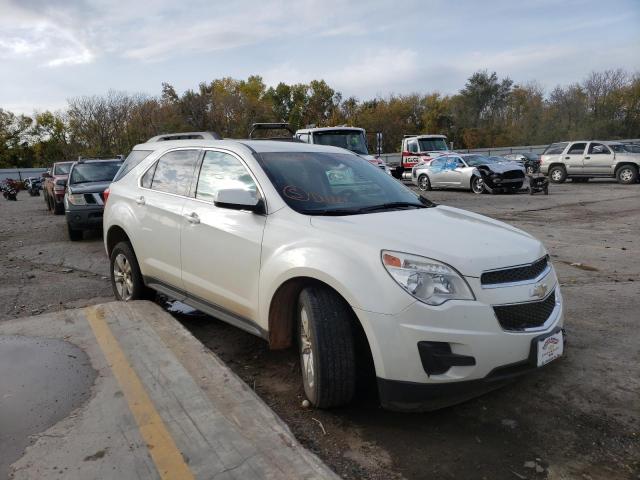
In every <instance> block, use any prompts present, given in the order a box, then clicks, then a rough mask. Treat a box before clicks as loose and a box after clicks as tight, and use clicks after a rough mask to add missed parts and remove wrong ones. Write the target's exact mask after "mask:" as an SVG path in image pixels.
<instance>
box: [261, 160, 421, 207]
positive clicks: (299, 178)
mask: <svg viewBox="0 0 640 480" xmlns="http://www.w3.org/2000/svg"><path fill="white" fill-rule="evenodd" d="M260 165H261V166H262V168H263V169H264V171H265V172H266V173H267V175H268V176H269V179H270V180H271V182H272V183H273V185H274V187H275V188H276V190H278V193H279V194H280V196H281V197H282V199H283V200H284V201H285V202H286V203H287V205H289V206H290V207H291V208H292V209H294V210H295V211H296V212H299V213H304V214H308V215H351V214H358V213H369V212H368V211H366V210H367V209H372V208H373V209H376V210H378V211H383V210H385V209H394V208H422V207H424V206H425V205H427V206H430V205H432V204H431V203H430V202H429V201H428V200H426V199H421V198H422V197H420V196H419V195H417V194H415V193H413V192H412V191H411V190H409V189H408V188H407V187H405V186H404V185H402V184H401V183H400V182H398V181H397V180H395V179H394V178H393V177H391V176H390V175H388V174H386V173H385V172H383V171H382V170H380V169H379V168H377V167H375V166H373V165H372V164H370V163H369V162H367V161H366V160H364V159H362V158H359V157H357V156H355V155H352V154H349V153H344V154H342V153H324V152H322V153H321V152H268V153H267V152H265V153H261V154H260ZM391 204H393V205H391ZM378 207H379V208H378ZM362 209H365V211H362Z"/></svg>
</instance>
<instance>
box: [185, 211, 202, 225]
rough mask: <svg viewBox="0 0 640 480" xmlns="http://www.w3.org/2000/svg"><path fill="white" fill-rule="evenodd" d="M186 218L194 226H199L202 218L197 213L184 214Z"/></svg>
mask: <svg viewBox="0 0 640 480" xmlns="http://www.w3.org/2000/svg"><path fill="white" fill-rule="evenodd" d="M184 218H186V219H187V222H189V223H191V224H193V225H197V224H198V223H200V217H199V216H198V214H197V213H196V212H191V213H185V214H184Z"/></svg>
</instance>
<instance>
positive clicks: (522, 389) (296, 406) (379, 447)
mask: <svg viewBox="0 0 640 480" xmlns="http://www.w3.org/2000/svg"><path fill="white" fill-rule="evenodd" d="M427 196H428V197H429V198H430V199H432V200H434V201H436V202H439V203H444V204H448V205H452V206H456V207H461V208H466V209H469V210H473V211H475V212H478V213H482V214H487V215H490V216H492V217H494V218H498V219H501V220H504V221H508V222H510V223H512V224H514V225H516V226H518V227H520V228H522V229H524V230H526V231H528V232H529V233H531V234H533V235H535V236H537V237H538V238H540V239H541V240H543V241H544V242H545V244H546V246H547V248H548V249H549V252H550V254H551V255H552V259H553V261H554V263H555V266H556V269H557V270H558V275H559V277H560V280H561V284H562V288H563V294H564V297H565V301H566V308H567V312H566V329H567V336H568V342H569V343H568V350H567V355H566V357H565V358H563V359H562V360H561V361H559V362H556V363H554V364H551V365H549V366H548V367H547V368H545V369H544V370H543V371H540V372H537V373H535V374H532V375H530V376H528V377H526V378H523V379H522V380H520V381H518V382H516V383H515V384H512V385H510V386H507V387H506V388H503V389H502V390H499V391H496V392H493V393H491V394H488V395H485V396H483V397H481V398H478V399H476V400H473V401H471V402H467V403H465V404H463V405H459V406H456V407H452V408H449V409H446V410H443V411H440V412H435V413H431V414H421V415H407V414H396V413H390V412H385V411H382V410H380V409H379V408H378V406H377V403H376V400H375V392H374V391H368V392H363V394H362V395H361V398H360V399H359V400H358V401H357V402H355V403H354V404H353V405H352V406H351V407H349V408H345V409H337V410H332V411H328V412H325V411H313V410H305V409H303V408H301V406H300V403H301V400H302V391H301V388H300V382H299V370H298V367H297V360H296V355H295V353H294V352H291V351H285V352H270V351H268V350H267V348H266V345H265V344H264V343H263V342H262V341H261V340H259V339H257V338H254V337H251V336H250V335H248V334H246V333H244V332H241V331H239V330H237V329H235V328H233V327H230V326H227V325H226V324H224V323H222V322H219V321H217V320H215V319H212V318H210V317H206V316H203V315H198V314H190V315H180V314H176V315H175V316H176V318H178V319H179V320H180V321H181V322H182V323H183V324H184V325H185V326H186V327H187V328H188V329H189V330H191V332H192V333H193V334H194V335H195V336H196V337H197V338H198V339H199V340H200V341H201V342H203V343H204V345H206V346H207V347H208V348H210V349H211V350H212V351H214V352H216V353H217V354H218V355H219V356H220V357H221V358H222V359H223V360H224V361H225V362H226V363H227V365H228V366H229V367H230V368H231V369H232V370H234V371H235V372H236V373H237V374H238V375H239V376H240V377H241V378H242V379H243V380H244V381H245V382H246V383H247V385H249V386H250V387H251V388H253V389H255V391H256V392H257V393H258V394H259V395H260V396H261V397H262V398H263V399H264V400H265V401H266V403H267V404H268V405H270V406H271V407H272V408H273V409H274V410H275V411H276V412H277V413H278V414H279V415H280V416H281V417H282V418H283V420H284V421H285V422H286V423H287V424H288V425H289V427H290V428H291V429H292V431H293V433H294V434H295V435H296V436H297V438H298V439H299V440H300V441H301V442H302V443H303V445H305V446H307V447H308V448H310V449H311V450H312V451H314V452H316V453H317V454H318V455H319V456H320V457H321V458H322V459H323V460H324V461H325V462H327V464H328V465H329V466H331V467H332V468H333V469H334V470H335V471H336V472H337V473H338V474H340V475H341V476H343V477H344V478H363V477H365V478H366V477H370V478H381V479H382V478H408V479H415V478H426V477H431V478H487V479H494V478H495V479H501V478H504V479H518V478H528V479H539V478H540V479H541V478H549V479H560V478H566V479H572V478H584V479H587V480H588V479H598V478H610V479H638V478H640V351H639V347H638V346H639V345H640V329H639V328H638V326H639V323H640V320H639V318H640V316H639V314H638V308H639V307H640V302H639V301H638V298H639V294H640V255H639V254H640V240H639V239H640V213H639V209H638V206H639V204H640V185H633V186H628V187H623V186H620V185H617V184H615V183H613V182H608V181H598V182H590V183H587V184H572V183H570V182H569V183H566V184H564V185H552V187H551V195H549V196H543V195H535V196H529V195H526V194H518V195H480V196H476V195H473V194H470V193H466V192H453V191H446V192H445V191H433V192H429V193H428V195H427ZM476 240H477V239H473V238H470V239H468V241H469V242H473V241H476ZM424 241H425V242H428V241H429V239H428V236H427V237H426V238H425V239H424ZM0 252H1V253H0V278H2V281H1V282H0V322H2V321H3V320H9V319H15V318H22V317H27V316H30V315H38V314H41V313H47V312H55V311H60V310H65V309H68V308H73V307H77V306H85V305H92V304H96V303H102V302H104V301H108V300H111V299H112V296H111V291H110V286H109V283H108V280H107V260H106V257H105V255H104V251H103V248H102V243H101V239H100V237H99V235H94V236H89V237H87V238H86V239H85V240H84V241H82V242H79V243H74V244H71V243H70V242H68V241H67V240H66V232H65V227H64V218H63V217H54V216H51V215H48V214H47V213H46V211H45V209H44V202H43V201H42V199H41V198H38V197H36V198H31V197H28V196H27V195H26V194H24V193H21V194H20V195H19V201H18V202H5V201H2V202H1V204H0Z"/></svg>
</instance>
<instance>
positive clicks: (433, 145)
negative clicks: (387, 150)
mask: <svg viewBox="0 0 640 480" xmlns="http://www.w3.org/2000/svg"><path fill="white" fill-rule="evenodd" d="M400 152H401V153H400V154H399V155H390V156H387V157H386V160H387V166H388V167H389V168H390V169H391V174H392V175H393V176H394V177H396V178H399V179H407V180H410V179H411V170H412V169H413V167H414V166H416V165H417V164H418V163H420V162H423V163H424V162H427V163H428V162H429V161H430V160H431V159H433V158H435V157H438V156H440V155H443V154H445V153H448V152H449V147H448V145H447V137H446V136H444V135H405V136H404V137H403V139H402V146H401V149H400Z"/></svg>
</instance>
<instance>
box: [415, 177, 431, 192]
mask: <svg viewBox="0 0 640 480" xmlns="http://www.w3.org/2000/svg"><path fill="white" fill-rule="evenodd" d="M418 188H419V189H420V190H422V191H423V192H426V191H428V190H431V182H430V181H429V177H427V175H426V174H424V173H423V174H422V175H420V176H419V177H418Z"/></svg>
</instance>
